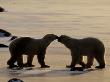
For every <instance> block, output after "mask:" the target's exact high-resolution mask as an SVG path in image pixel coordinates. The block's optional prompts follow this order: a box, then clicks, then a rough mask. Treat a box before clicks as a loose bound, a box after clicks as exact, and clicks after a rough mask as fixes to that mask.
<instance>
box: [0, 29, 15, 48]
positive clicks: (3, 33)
mask: <svg viewBox="0 0 110 82" xmlns="http://www.w3.org/2000/svg"><path fill="white" fill-rule="evenodd" d="M0 37H11V39H10V40H9V41H12V40H14V39H15V38H17V36H13V35H12V34H11V33H10V32H8V31H6V30H3V29H0ZM0 47H8V46H7V45H5V44H0Z"/></svg>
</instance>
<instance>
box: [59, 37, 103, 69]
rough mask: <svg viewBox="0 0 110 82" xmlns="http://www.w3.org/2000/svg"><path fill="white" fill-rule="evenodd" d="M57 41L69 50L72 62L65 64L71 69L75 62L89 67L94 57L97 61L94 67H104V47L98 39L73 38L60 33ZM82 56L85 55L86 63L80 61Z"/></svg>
mask: <svg viewBox="0 0 110 82" xmlns="http://www.w3.org/2000/svg"><path fill="white" fill-rule="evenodd" d="M58 41H59V42H61V43H62V44H64V45H65V46H66V47H67V48H69V49H70V51H71V56H72V62H71V65H69V66H67V67H70V68H71V70H74V69H75V65H76V64H80V65H81V66H82V67H83V68H85V67H86V68H91V66H92V64H93V60H94V58H95V59H96V60H97V62H98V63H99V66H96V68H100V69H101V68H105V61H104V52H105V47H104V44H103V43H102V42H101V41H100V40H98V39H96V38H91V37H89V38H84V39H75V38H71V37H69V36H66V35H61V36H60V37H59V39H58ZM83 56H87V64H85V63H84V62H83V61H82V59H83V58H82V57H83Z"/></svg>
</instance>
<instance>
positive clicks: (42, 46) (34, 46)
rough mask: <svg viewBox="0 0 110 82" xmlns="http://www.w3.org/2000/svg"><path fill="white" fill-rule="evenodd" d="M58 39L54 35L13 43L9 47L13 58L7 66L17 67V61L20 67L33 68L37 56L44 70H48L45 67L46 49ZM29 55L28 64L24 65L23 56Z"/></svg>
mask: <svg viewBox="0 0 110 82" xmlns="http://www.w3.org/2000/svg"><path fill="white" fill-rule="evenodd" d="M57 38H58V37H57V36H56V35H54V34H47V35H45V36H44V37H43V38H42V39H34V38H30V37H21V38H17V39H15V40H14V41H12V42H11V43H10V45H9V51H10V53H11V58H10V59H9V60H8V62H7V64H8V65H9V68H13V67H16V66H15V65H14V63H15V62H16V61H17V63H18V67H21V68H22V67H23V66H26V67H32V66H33V65H32V61H33V57H34V55H37V59H38V62H39V64H40V65H41V67H42V68H48V67H49V66H48V65H45V62H44V59H45V54H46V49H47V47H48V46H49V44H50V43H51V42H52V41H53V40H55V39H57ZM23 54H25V55H28V57H27V63H26V64H24V65H23V58H22V55H23Z"/></svg>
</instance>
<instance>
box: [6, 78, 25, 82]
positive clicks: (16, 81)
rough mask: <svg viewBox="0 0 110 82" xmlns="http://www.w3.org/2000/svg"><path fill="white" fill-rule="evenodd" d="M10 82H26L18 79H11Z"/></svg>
mask: <svg viewBox="0 0 110 82" xmlns="http://www.w3.org/2000/svg"><path fill="white" fill-rule="evenodd" d="M8 82H24V81H22V80H20V79H17V78H13V79H10V80H9V81H8Z"/></svg>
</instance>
